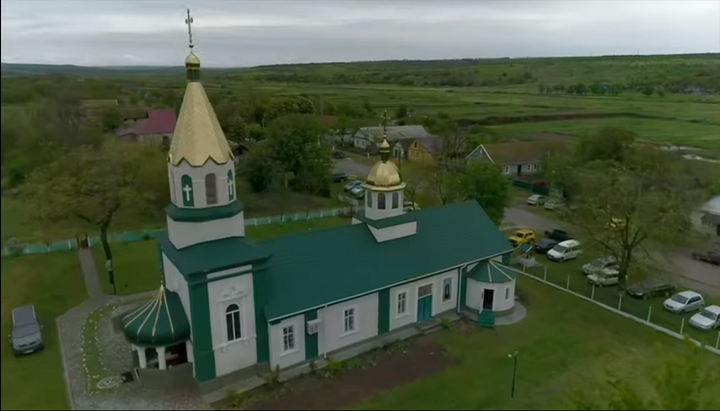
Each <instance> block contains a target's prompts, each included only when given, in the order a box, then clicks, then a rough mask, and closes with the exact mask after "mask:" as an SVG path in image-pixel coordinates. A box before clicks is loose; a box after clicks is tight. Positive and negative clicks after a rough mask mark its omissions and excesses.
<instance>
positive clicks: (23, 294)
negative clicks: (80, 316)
mask: <svg viewBox="0 0 720 411" xmlns="http://www.w3.org/2000/svg"><path fill="white" fill-rule="evenodd" d="M0 292H1V293H2V335H3V336H6V335H8V334H9V333H10V331H11V327H12V316H11V312H12V310H13V309H14V308H16V307H19V306H22V305H25V304H34V305H35V308H36V309H37V313H38V317H39V318H40V321H41V322H42V324H43V326H44V330H43V333H44V339H45V346H46V348H45V351H43V352H41V353H38V354H33V355H30V356H27V357H18V358H14V357H13V354H12V350H11V349H10V347H9V346H7V345H4V346H3V349H2V393H3V395H2V409H3V410H20V409H36V410H37V409H56V410H57V409H67V408H68V405H67V391H66V388H65V381H64V379H63V377H62V372H63V371H62V361H61V358H60V349H59V347H58V337H57V327H56V323H55V319H56V318H57V317H58V316H60V315H61V314H63V313H64V312H65V311H67V310H69V309H70V308H73V307H75V306H77V305H78V304H80V303H81V302H82V301H83V300H84V299H85V296H86V292H85V284H84V283H83V278H82V274H81V272H80V263H79V261H78V257H77V254H75V253H55V254H45V255H35V256H26V257H17V258H4V259H3V260H2V290H0Z"/></svg>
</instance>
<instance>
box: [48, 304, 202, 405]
mask: <svg viewBox="0 0 720 411" xmlns="http://www.w3.org/2000/svg"><path fill="white" fill-rule="evenodd" d="M150 295H151V293H148V294H146V295H134V296H128V297H100V298H94V299H88V300H86V301H85V302H84V303H83V304H81V305H80V306H78V307H76V308H74V309H72V310H70V311H68V312H67V313H65V314H64V315H62V316H61V317H60V318H58V329H59V336H60V346H61V349H62V351H63V363H64V367H65V378H66V383H67V385H68V392H69V394H70V406H71V407H72V408H73V409H77V410H191V409H209V406H208V404H206V403H204V402H203V401H202V399H201V398H200V395H199V394H197V393H195V392H188V391H187V390H183V391H182V392H178V391H176V390H159V389H151V388H148V387H144V386H143V385H142V383H141V382H131V383H126V384H122V385H120V386H119V387H117V388H115V389H110V390H107V391H102V392H100V393H92V392H89V390H88V383H87V378H86V376H85V371H84V368H83V361H82V354H83V353H82V348H83V342H82V336H83V326H84V324H85V322H86V320H87V318H88V316H89V315H90V314H91V313H92V312H93V311H95V310H97V309H100V308H105V307H110V306H115V307H117V308H115V309H114V310H111V309H109V310H107V311H106V312H107V313H108V314H107V315H105V316H104V317H103V318H102V320H101V322H100V324H99V327H98V331H97V338H98V343H99V346H100V350H101V352H102V355H103V358H102V360H103V363H104V365H105V367H106V368H107V369H108V375H107V376H112V375H119V374H121V373H125V372H129V371H132V370H133V363H132V355H131V351H130V345H129V344H128V343H127V342H126V341H125V338H124V336H123V335H122V334H121V331H120V330H118V329H115V328H114V327H113V321H112V318H113V317H115V316H117V315H120V314H122V313H123V312H125V311H126V310H127V309H129V308H131V305H129V304H137V303H139V302H141V301H143V300H144V299H146V298H149V297H150Z"/></svg>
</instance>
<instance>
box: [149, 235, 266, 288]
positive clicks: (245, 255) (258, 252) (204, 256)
mask: <svg viewBox="0 0 720 411" xmlns="http://www.w3.org/2000/svg"><path fill="white" fill-rule="evenodd" d="M156 237H157V240H158V242H159V243H160V247H161V249H162V251H163V252H164V253H165V255H166V256H167V257H168V258H169V259H170V261H172V263H173V264H174V265H175V267H177V268H178V270H180V272H181V273H182V274H183V276H185V277H188V276H192V275H198V274H207V273H212V272H216V271H222V270H229V269H231V268H236V267H241V266H243V265H247V264H252V263H257V262H261V261H264V260H267V259H268V257H270V253H269V252H268V251H267V250H265V249H264V248H261V247H260V246H258V245H257V244H255V243H254V242H252V241H251V240H249V239H247V238H243V237H230V238H224V239H222V240H215V241H209V242H206V243H200V244H195V245H191V246H189V247H185V248H182V249H180V250H178V249H176V248H175V246H174V245H173V244H172V242H171V241H170V238H169V237H168V233H167V231H161V232H159V233H158V234H156Z"/></svg>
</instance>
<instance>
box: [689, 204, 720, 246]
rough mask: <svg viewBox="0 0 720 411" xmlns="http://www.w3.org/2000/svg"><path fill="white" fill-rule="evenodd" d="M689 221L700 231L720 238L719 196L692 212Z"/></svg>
mask: <svg viewBox="0 0 720 411" xmlns="http://www.w3.org/2000/svg"><path fill="white" fill-rule="evenodd" d="M691 219H692V220H693V223H694V224H695V227H697V228H698V229H699V230H700V231H703V232H705V233H708V234H710V235H716V236H718V237H720V196H715V197H713V198H711V199H710V201H708V202H707V203H705V204H704V205H703V206H702V207H700V208H698V209H697V210H695V211H693V213H692V215H691Z"/></svg>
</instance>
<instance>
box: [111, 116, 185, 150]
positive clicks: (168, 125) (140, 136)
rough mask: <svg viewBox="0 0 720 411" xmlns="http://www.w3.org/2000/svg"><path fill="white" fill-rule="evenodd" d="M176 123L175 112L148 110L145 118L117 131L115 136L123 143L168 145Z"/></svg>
mask: <svg viewBox="0 0 720 411" xmlns="http://www.w3.org/2000/svg"><path fill="white" fill-rule="evenodd" d="M176 122H177V117H176V116H175V110H172V109H161V110H149V111H148V112H147V118H143V119H140V120H137V121H136V122H135V123H134V124H133V125H131V126H129V127H126V128H123V129H121V130H118V131H117V132H115V135H117V136H118V137H119V138H120V140H123V141H142V142H145V143H153V144H165V145H169V144H170V139H171V138H172V135H173V131H174V130H175V123H176Z"/></svg>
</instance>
